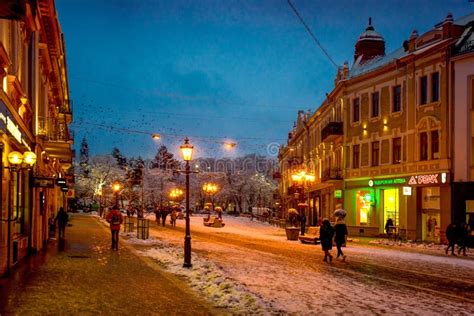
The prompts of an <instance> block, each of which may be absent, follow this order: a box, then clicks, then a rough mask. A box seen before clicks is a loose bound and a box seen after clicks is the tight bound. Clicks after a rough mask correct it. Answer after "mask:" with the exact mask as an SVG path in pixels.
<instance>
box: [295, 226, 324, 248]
mask: <svg viewBox="0 0 474 316" xmlns="http://www.w3.org/2000/svg"><path fill="white" fill-rule="evenodd" d="M319 228H320V227H319V226H310V227H308V231H307V232H306V233H305V234H304V236H299V237H298V239H299V240H300V241H301V242H302V243H304V244H315V245H317V244H319V242H320V241H319Z"/></svg>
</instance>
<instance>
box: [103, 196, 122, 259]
mask: <svg viewBox="0 0 474 316" xmlns="http://www.w3.org/2000/svg"><path fill="white" fill-rule="evenodd" d="M107 222H108V223H109V224H110V232H111V233H112V249H115V250H118V239H119V232H120V224H122V222H123V216H122V214H121V213H120V210H119V208H118V206H117V205H114V206H113V207H112V210H111V211H110V212H109V214H107Z"/></svg>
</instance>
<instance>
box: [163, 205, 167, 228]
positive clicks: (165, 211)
mask: <svg viewBox="0 0 474 316" xmlns="http://www.w3.org/2000/svg"><path fill="white" fill-rule="evenodd" d="M166 216H168V210H167V209H166V208H164V209H163V210H162V211H161V223H162V224H163V227H165V225H166Z"/></svg>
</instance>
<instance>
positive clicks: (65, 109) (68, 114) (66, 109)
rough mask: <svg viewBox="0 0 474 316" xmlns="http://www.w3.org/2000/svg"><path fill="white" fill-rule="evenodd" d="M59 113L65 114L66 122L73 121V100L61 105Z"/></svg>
mask: <svg viewBox="0 0 474 316" xmlns="http://www.w3.org/2000/svg"><path fill="white" fill-rule="evenodd" d="M59 114H60V115H63V116H64V118H65V119H66V122H67V123H68V124H70V123H71V122H72V101H69V102H66V104H64V105H62V106H60V107H59Z"/></svg>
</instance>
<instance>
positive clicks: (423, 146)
mask: <svg viewBox="0 0 474 316" xmlns="http://www.w3.org/2000/svg"><path fill="white" fill-rule="evenodd" d="M420 160H428V133H426V132H423V133H420Z"/></svg>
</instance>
